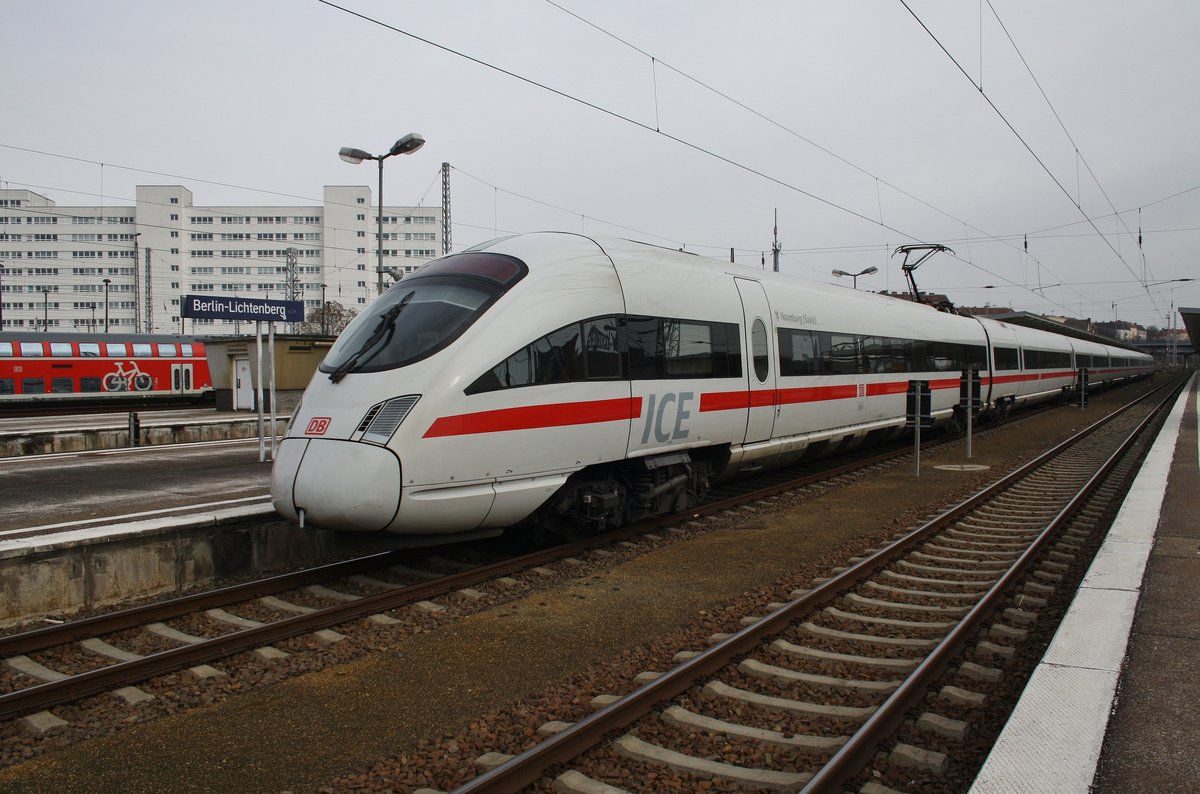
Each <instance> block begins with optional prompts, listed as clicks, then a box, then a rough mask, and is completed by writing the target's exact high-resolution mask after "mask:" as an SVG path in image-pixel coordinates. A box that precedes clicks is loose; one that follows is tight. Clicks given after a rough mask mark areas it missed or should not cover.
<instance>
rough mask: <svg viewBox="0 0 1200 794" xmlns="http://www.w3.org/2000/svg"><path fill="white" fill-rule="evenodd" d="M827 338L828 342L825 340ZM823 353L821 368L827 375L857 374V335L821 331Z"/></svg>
mask: <svg viewBox="0 0 1200 794" xmlns="http://www.w3.org/2000/svg"><path fill="white" fill-rule="evenodd" d="M826 339H828V342H826ZM821 350H822V352H823V353H824V355H825V359H824V366H823V367H822V370H823V371H824V372H825V373H827V374H829V375H857V374H858V364H859V361H858V337H857V336H854V335H853V334H833V333H825V332H822V333H821Z"/></svg>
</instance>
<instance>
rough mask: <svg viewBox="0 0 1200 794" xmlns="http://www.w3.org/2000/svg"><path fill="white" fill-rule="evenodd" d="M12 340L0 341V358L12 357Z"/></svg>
mask: <svg viewBox="0 0 1200 794" xmlns="http://www.w3.org/2000/svg"><path fill="white" fill-rule="evenodd" d="M12 354H13V346H12V342H0V358H12Z"/></svg>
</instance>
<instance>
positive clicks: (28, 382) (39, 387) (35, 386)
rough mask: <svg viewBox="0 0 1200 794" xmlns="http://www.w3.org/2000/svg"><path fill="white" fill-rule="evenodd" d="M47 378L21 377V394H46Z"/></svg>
mask: <svg viewBox="0 0 1200 794" xmlns="http://www.w3.org/2000/svg"><path fill="white" fill-rule="evenodd" d="M45 393H46V379H45V378H22V379H21V394H45Z"/></svg>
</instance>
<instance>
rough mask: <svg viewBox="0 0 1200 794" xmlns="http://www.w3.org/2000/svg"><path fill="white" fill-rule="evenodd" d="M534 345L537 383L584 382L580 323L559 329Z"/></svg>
mask: <svg viewBox="0 0 1200 794" xmlns="http://www.w3.org/2000/svg"><path fill="white" fill-rule="evenodd" d="M533 344H534V356H535V358H534V368H535V379H536V382H537V383H570V382H571V381H573V380H583V349H582V345H580V339H579V324H578V323H571V324H570V325H568V326H565V327H563V328H559V329H558V330H557V331H554V332H552V333H550V334H547V335H546V336H544V337H542V338H541V339H539V340H538V341H536V342H534V343H533Z"/></svg>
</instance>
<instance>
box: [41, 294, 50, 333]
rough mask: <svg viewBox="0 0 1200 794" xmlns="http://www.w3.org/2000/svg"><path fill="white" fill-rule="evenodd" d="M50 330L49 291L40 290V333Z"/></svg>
mask: <svg viewBox="0 0 1200 794" xmlns="http://www.w3.org/2000/svg"><path fill="white" fill-rule="evenodd" d="M49 330H50V290H48V289H43V290H42V333H43V334H44V333H46V332H47V331H49Z"/></svg>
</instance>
